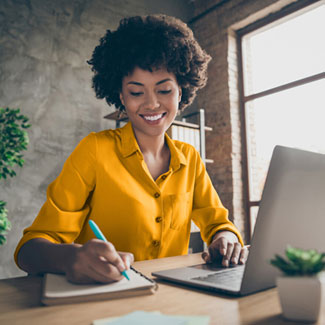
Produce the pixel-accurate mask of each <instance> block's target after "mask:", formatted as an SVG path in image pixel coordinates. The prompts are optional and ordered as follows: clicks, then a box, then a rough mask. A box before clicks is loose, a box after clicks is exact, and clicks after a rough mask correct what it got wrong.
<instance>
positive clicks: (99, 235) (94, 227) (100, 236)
mask: <svg viewBox="0 0 325 325" xmlns="http://www.w3.org/2000/svg"><path fill="white" fill-rule="evenodd" d="M88 222H89V226H90V228H91V230H92V231H93V232H94V234H95V236H96V237H97V238H98V239H101V240H103V241H104V242H106V243H107V239H106V238H105V236H104V235H103V233H102V232H101V231H100V229H99V227H98V226H97V225H96V223H95V222H94V221H92V220H89V221H88ZM121 274H122V275H123V276H124V277H125V278H127V279H128V280H129V281H130V278H129V276H128V274H127V273H126V270H124V271H122V272H121Z"/></svg>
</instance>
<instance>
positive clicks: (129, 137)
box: [120, 122, 141, 158]
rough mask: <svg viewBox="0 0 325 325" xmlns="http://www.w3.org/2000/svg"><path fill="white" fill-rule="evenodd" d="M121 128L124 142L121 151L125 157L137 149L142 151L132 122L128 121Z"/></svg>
mask: <svg viewBox="0 0 325 325" xmlns="http://www.w3.org/2000/svg"><path fill="white" fill-rule="evenodd" d="M120 130H121V142H122V148H121V153H122V155H123V157H124V158H126V157H128V156H131V155H132V154H133V153H135V152H136V151H139V152H141V151H140V148H139V145H138V143H137V140H136V139H135V135H134V132H133V128H132V124H131V122H128V123H127V124H126V125H124V126H123V127H122V128H121V129H120Z"/></svg>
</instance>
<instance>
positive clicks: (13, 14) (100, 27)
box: [0, 0, 192, 278]
mask: <svg viewBox="0 0 325 325" xmlns="http://www.w3.org/2000/svg"><path fill="white" fill-rule="evenodd" d="M191 6H192V3H191V2H190V1H188V0H155V1H150V0H0V107H7V106H8V107H11V108H17V107H19V108H20V109H21V112H22V113H23V114H25V115H27V116H28V117H29V118H30V122H31V124H32V127H31V128H30V129H29V131H28V133H29V137H30V144H29V147H28V151H27V152H26V153H25V161H26V163H25V166H24V167H23V168H22V169H19V168H18V169H17V176H16V177H14V178H12V179H9V180H6V181H3V180H1V182H0V200H4V201H7V208H8V210H9V218H10V220H11V223H12V230H11V231H10V232H9V234H8V237H7V244H6V245H4V246H0V278H7V277H14V276H18V275H23V274H24V273H23V272H21V271H20V270H18V268H17V267H16V265H15V264H14V261H13V253H14V249H15V247H16V245H17V243H18V241H19V239H20V237H21V235H22V230H23V229H24V228H25V227H27V226H29V225H30V224H31V222H32V221H33V220H34V218H35V216H36V215H37V213H38V211H39V209H40V207H41V206H42V204H43V203H44V200H45V197H46V188H47V186H48V184H49V183H50V182H51V181H52V180H54V178H55V177H56V176H57V175H58V173H59V172H60V170H61V167H62V165H63V163H64V161H65V159H66V158H67V157H68V155H69V154H70V153H71V151H72V150H73V148H74V147H75V146H76V144H77V143H78V142H79V141H80V140H81V139H82V138H83V137H85V136H86V135H87V134H88V133H89V132H91V131H99V130H102V129H105V128H110V127H114V124H113V123H111V122H109V121H107V120H104V119H103V116H104V115H105V114H107V113H109V112H111V111H112V110H113V108H109V107H108V106H107V104H105V102H104V101H100V100H97V99H96V98H95V95H94V92H93V90H92V89H91V76H92V74H91V71H90V69H89V67H88V65H87V63H86V60H87V59H89V58H90V56H91V54H92V51H93V49H94V47H95V46H96V45H97V43H98V40H99V38H100V37H101V36H103V35H104V33H105V31H106V29H107V28H109V29H115V28H116V27H117V25H118V22H119V20H120V19H121V18H123V17H125V16H130V15H137V14H140V15H141V14H148V13H165V14H168V15H173V16H176V17H179V18H181V19H183V20H184V21H188V20H189V19H190V18H191V13H192V7H191Z"/></svg>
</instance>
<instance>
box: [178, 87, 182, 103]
mask: <svg viewBox="0 0 325 325" xmlns="http://www.w3.org/2000/svg"><path fill="white" fill-rule="evenodd" d="M181 100H182V88H181V87H178V102H179V103H180V102H181Z"/></svg>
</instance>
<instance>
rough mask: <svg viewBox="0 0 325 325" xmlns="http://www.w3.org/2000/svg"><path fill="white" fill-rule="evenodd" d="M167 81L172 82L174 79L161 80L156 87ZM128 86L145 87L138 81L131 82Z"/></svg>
mask: <svg viewBox="0 0 325 325" xmlns="http://www.w3.org/2000/svg"><path fill="white" fill-rule="evenodd" d="M166 81H172V79H169V78H166V79H163V80H160V81H158V82H157V83H156V85H161V84H162V83H164V82H166ZM127 84H128V85H137V86H144V84H142V83H141V82H137V81H129V82H128V83H127Z"/></svg>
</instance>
